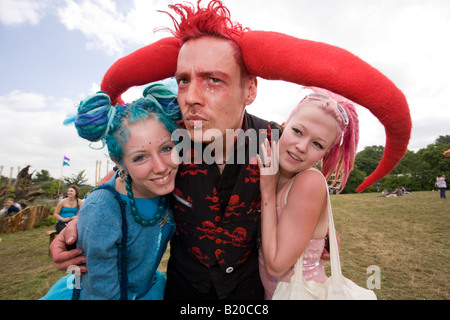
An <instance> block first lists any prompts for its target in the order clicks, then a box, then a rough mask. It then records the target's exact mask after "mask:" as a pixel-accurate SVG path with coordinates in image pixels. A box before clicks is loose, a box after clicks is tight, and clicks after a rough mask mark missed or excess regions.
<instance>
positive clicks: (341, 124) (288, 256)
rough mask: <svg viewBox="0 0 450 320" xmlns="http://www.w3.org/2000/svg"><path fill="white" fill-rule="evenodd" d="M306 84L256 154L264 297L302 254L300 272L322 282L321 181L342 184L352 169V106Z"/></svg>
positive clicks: (324, 218) (324, 207)
mask: <svg viewBox="0 0 450 320" xmlns="http://www.w3.org/2000/svg"><path fill="white" fill-rule="evenodd" d="M311 89H312V90H313V93H310V94H309V95H308V96H306V97H305V98H304V99H303V100H302V101H301V102H300V103H299V104H298V105H297V106H296V107H295V108H294V110H293V111H292V113H291V114H290V116H289V118H288V120H287V122H286V123H285V124H284V125H283V134H282V135H281V138H280V141H279V143H278V145H277V144H276V143H275V142H272V147H270V145H269V143H268V142H267V141H266V142H265V143H263V144H262V146H261V149H262V155H263V156H264V159H263V160H261V158H259V159H258V164H259V167H260V170H261V176H260V177H261V181H260V189H261V234H262V237H261V238H262V242H261V247H260V254H259V262H260V276H261V280H262V283H263V285H264V290H265V298H266V299H271V298H272V296H273V293H274V291H275V288H276V286H277V283H278V282H279V281H286V282H289V279H290V278H291V276H292V274H293V267H294V265H295V263H296V262H297V260H298V259H299V258H300V256H301V255H302V254H303V277H304V278H305V279H306V280H308V281H309V280H314V281H316V282H318V283H325V282H326V280H327V276H326V274H325V270H324V267H323V264H322V260H321V255H322V252H323V248H324V245H325V238H326V236H327V232H328V201H329V200H328V195H327V192H328V185H327V183H326V181H328V180H330V179H331V180H332V181H331V186H333V187H334V188H337V189H339V190H342V189H343V188H344V186H345V184H346V182H347V178H348V175H349V173H350V171H351V170H352V169H353V162H354V159H355V155H356V147H357V144H358V137H359V134H358V118H357V114H356V110H355V107H354V106H353V105H352V103H351V102H350V101H348V100H346V99H344V98H342V97H340V96H338V95H336V94H334V93H332V92H330V91H327V90H324V89H319V88H311ZM319 163H320V164H321V171H319V170H318V169H317V168H316V166H317V165H318V164H319ZM278 164H279V170H277V165H278ZM274 166H275V170H273V169H274ZM271 169H272V170H271Z"/></svg>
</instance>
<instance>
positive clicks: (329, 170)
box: [288, 87, 359, 192]
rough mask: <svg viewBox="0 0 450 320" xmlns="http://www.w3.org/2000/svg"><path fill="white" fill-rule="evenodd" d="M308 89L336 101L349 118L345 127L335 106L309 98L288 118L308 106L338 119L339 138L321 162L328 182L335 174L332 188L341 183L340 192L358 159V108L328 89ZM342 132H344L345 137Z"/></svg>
mask: <svg viewBox="0 0 450 320" xmlns="http://www.w3.org/2000/svg"><path fill="white" fill-rule="evenodd" d="M307 89H310V90H312V91H314V92H317V93H322V94H325V95H327V96H329V97H330V98H331V99H333V100H335V101H336V102H337V103H339V104H340V105H341V106H342V107H343V108H344V109H345V112H346V113H347V115H348V118H349V123H348V125H347V126H345V123H344V121H343V119H342V116H341V115H340V113H339V111H338V110H337V108H336V107H335V106H334V104H330V103H327V102H325V101H318V100H309V99H307V98H305V99H303V100H302V101H301V102H300V103H299V104H298V105H297V107H295V108H294V110H292V112H291V114H290V116H289V118H288V121H289V120H290V118H291V117H292V115H293V114H294V113H295V112H297V110H298V109H299V108H301V107H302V106H304V105H306V104H308V105H314V106H318V107H320V108H322V110H324V112H326V113H328V114H330V115H332V116H333V117H334V118H335V119H336V121H337V123H338V132H337V138H336V141H335V142H334V144H333V145H332V146H331V147H330V149H329V150H328V152H327V153H326V155H325V156H324V157H323V159H322V160H321V168H322V170H321V171H322V174H323V175H324V176H325V178H326V179H327V180H330V179H331V177H332V176H333V173H334V179H333V180H332V181H331V185H330V186H331V187H332V186H336V185H337V183H338V182H340V183H339V185H338V186H337V187H338V189H339V192H340V191H342V190H343V189H344V187H345V185H346V183H347V180H348V176H349V174H350V172H351V171H352V170H353V164H354V162H355V157H356V149H357V146H358V140H359V120H358V115H357V113H356V108H355V106H354V105H353V103H352V102H351V101H349V100H347V99H346V98H344V97H342V96H340V95H337V94H335V93H333V92H331V91H328V90H326V89H322V88H317V87H307ZM342 132H344V135H343V137H342ZM341 139H342V145H341Z"/></svg>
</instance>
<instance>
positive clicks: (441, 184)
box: [434, 173, 447, 199]
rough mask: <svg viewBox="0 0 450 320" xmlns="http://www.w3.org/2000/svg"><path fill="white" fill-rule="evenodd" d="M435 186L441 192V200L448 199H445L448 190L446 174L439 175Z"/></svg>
mask: <svg viewBox="0 0 450 320" xmlns="http://www.w3.org/2000/svg"><path fill="white" fill-rule="evenodd" d="M434 186H435V187H437V188H438V189H439V190H440V191H441V199H447V198H446V197H445V190H447V182H446V179H445V175H444V174H440V173H439V174H438V175H437V177H436V182H435V183H434Z"/></svg>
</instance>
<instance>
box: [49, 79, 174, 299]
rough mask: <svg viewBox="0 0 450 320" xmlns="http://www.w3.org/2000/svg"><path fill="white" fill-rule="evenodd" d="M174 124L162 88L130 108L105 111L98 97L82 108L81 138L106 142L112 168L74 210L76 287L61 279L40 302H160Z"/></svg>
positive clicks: (170, 226) (105, 102)
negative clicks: (80, 265) (79, 253)
mask: <svg viewBox="0 0 450 320" xmlns="http://www.w3.org/2000/svg"><path fill="white" fill-rule="evenodd" d="M179 120H181V113H180V110H179V107H178V105H177V101H176V96H175V95H174V94H173V93H172V92H171V91H170V90H168V89H167V88H166V87H165V86H163V85H161V84H154V85H151V86H149V87H148V88H147V89H145V91H144V97H143V98H140V99H138V100H136V101H134V102H132V103H131V104H129V105H117V106H115V107H113V106H111V100H110V98H109V96H108V95H106V94H105V93H104V92H98V93H96V94H95V95H93V96H90V97H89V98H88V99H87V100H85V101H82V102H81V103H80V105H79V107H78V113H77V115H76V117H75V119H73V121H74V122H75V127H76V128H77V130H78V133H79V135H80V136H81V137H82V138H84V139H87V140H89V141H91V142H99V141H100V142H101V143H102V147H103V146H104V145H105V144H106V145H107V148H108V151H109V155H110V157H111V160H112V161H113V162H114V163H115V164H116V166H117V167H118V170H117V172H116V173H115V174H114V176H113V177H112V178H111V179H110V180H109V181H108V182H106V183H104V184H103V185H101V186H100V187H97V188H96V189H94V190H93V191H92V192H91V194H90V195H89V196H88V198H87V199H86V200H85V201H84V203H83V206H82V208H81V209H80V212H79V218H78V227H77V228H78V235H79V236H78V241H77V248H81V249H82V250H83V253H84V255H85V256H86V266H87V268H88V270H89V271H88V272H87V273H85V274H83V275H82V276H81V283H80V281H79V280H80V279H79V278H77V277H76V276H74V275H68V276H66V277H63V278H62V279H61V280H60V281H58V282H57V283H56V284H55V285H54V286H53V287H52V288H51V289H50V291H49V292H48V293H47V295H46V296H44V297H43V298H42V299H48V300H52V299H55V300H59V299H125V300H126V299H143V300H144V299H150V300H159V299H163V295H164V287H165V276H164V275H163V274H162V273H161V272H159V271H158V270H157V267H158V265H159V263H160V260H161V258H162V255H163V254H164V252H165V250H166V247H167V243H168V241H169V240H170V238H171V237H172V234H173V232H174V230H175V223H174V220H173V217H172V212H171V209H170V205H169V201H168V198H167V194H169V193H171V192H172V191H173V189H174V187H175V176H176V173H177V170H178V165H177V164H176V163H174V161H173V158H172V150H173V149H174V148H175V143H174V142H173V141H172V139H171V133H172V132H173V131H174V130H175V129H176V128H177V124H176V121H179ZM74 278H75V279H74ZM73 279H74V280H75V281H74V280H73Z"/></svg>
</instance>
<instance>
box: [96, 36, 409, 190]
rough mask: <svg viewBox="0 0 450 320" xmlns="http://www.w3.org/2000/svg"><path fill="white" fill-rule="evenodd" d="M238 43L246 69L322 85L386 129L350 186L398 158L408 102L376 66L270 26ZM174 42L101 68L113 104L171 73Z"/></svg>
mask: <svg viewBox="0 0 450 320" xmlns="http://www.w3.org/2000/svg"><path fill="white" fill-rule="evenodd" d="M238 45H239V46H240V47H241V50H242V57H243V60H244V64H245V66H246V67H247V69H248V71H249V73H250V74H252V75H254V76H258V77H261V78H265V79H269V80H284V81H289V82H293V83H297V84H300V85H306V86H316V87H322V88H325V89H328V90H330V91H333V92H335V93H337V94H340V95H342V96H344V97H346V98H348V99H350V100H352V101H354V102H355V103H357V104H359V105H361V106H364V107H365V108H367V109H369V110H370V111H371V112H372V114H373V115H374V116H375V117H377V118H378V120H380V122H381V123H382V124H383V125H384V127H385V131H386V146H385V149H384V154H383V157H382V159H381V161H380V163H379V164H378V167H377V168H376V169H375V171H374V172H373V173H372V174H371V175H369V176H368V177H367V178H366V179H365V180H364V182H363V183H362V184H361V185H360V186H359V187H358V188H357V189H356V191H358V192H362V191H364V190H365V189H366V188H368V187H369V186H370V185H372V184H373V183H375V182H376V181H378V180H379V179H381V178H383V177H384V176H386V175H388V174H389V173H390V172H391V171H392V170H393V169H394V168H395V166H396V165H397V164H398V163H399V162H400V160H401V159H402V158H403V156H404V154H405V152H406V150H407V146H408V142H409V139H410V136H411V127H412V124H411V116H410V113H409V108H408V104H407V102H406V99H405V96H404V95H403V93H402V92H401V91H400V90H399V89H398V88H397V87H396V86H395V85H394V84H393V83H392V82H391V81H390V80H389V79H388V78H387V77H385V76H384V75H383V74H382V73H381V72H379V71H378V70H376V69H375V68H373V67H371V66H370V65H369V64H367V63H366V62H364V61H363V60H361V59H360V58H358V57H356V56H355V55H353V54H351V53H350V52H348V51H346V50H344V49H341V48H338V47H335V46H331V45H328V44H325V43H321V42H315V41H309V40H302V39H298V38H295V37H291V36H288V35H285V34H281V33H276V32H266V31H248V32H245V33H244V35H243V37H242V38H241V39H240V40H239V41H238ZM179 48H180V41H179V40H178V39H176V38H173V37H170V38H165V39H162V40H159V41H157V42H155V43H153V44H150V45H148V46H146V47H144V48H142V49H139V50H137V51H135V52H133V53H131V54H130V55H128V56H126V57H123V58H121V59H119V60H118V61H117V62H115V63H114V64H113V65H112V66H111V68H110V69H109V70H108V71H107V73H106V74H105V76H104V79H103V82H102V85H101V89H102V90H103V91H105V92H106V93H107V94H108V95H109V96H110V97H111V101H112V103H113V104H115V103H121V104H122V103H123V101H122V100H121V98H120V95H121V94H122V93H124V92H125V91H126V90H127V89H128V88H130V87H132V86H138V85H144V84H147V83H150V82H154V81H158V80H163V79H165V78H168V77H171V76H173V75H174V74H175V70H176V63H177V56H178V51H179Z"/></svg>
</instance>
